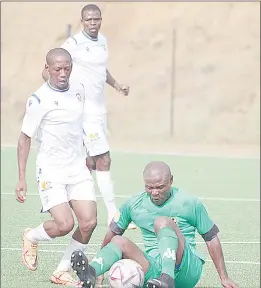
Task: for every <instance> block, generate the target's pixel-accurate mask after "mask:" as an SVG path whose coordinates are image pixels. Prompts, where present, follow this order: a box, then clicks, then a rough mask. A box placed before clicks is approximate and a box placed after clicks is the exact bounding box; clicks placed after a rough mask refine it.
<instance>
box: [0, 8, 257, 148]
mask: <svg viewBox="0 0 261 288" xmlns="http://www.w3.org/2000/svg"><path fill="white" fill-rule="evenodd" d="M258 5H259V4H258V3H189V2H187V3H117V4H116V3H103V4H101V5H100V6H101V8H102V11H103V20H104V22H103V27H102V32H103V33H104V34H105V35H106V36H107V38H108V42H109V48H110V63H109V64H110V66H109V67H110V70H111V72H112V74H113V75H114V76H115V77H116V78H117V79H119V80H120V81H122V82H125V83H128V84H129V85H130V86H131V95H130V97H129V98H127V99H126V98H121V96H119V95H117V94H116V93H115V92H114V91H113V90H112V89H110V88H107V99H108V100H107V101H108V108H109V112H110V114H109V126H110V132H111V139H112V140H113V143H114V142H115V143H116V142H117V144H118V145H119V146H120V144H121V143H122V144H124V143H126V142H128V141H130V142H133V141H137V142H141V141H142V142H144V143H146V142H148V143H151V140H150V139H152V137H154V138H153V139H156V140H154V141H155V142H157V143H158V144H161V141H162V142H165V144H166V141H167V142H168V143H170V145H172V144H173V143H178V144H184V145H185V144H186V145H187V144H194V145H207V144H211V145H217V146H220V145H222V144H232V145H237V146H238V145H252V146H257V145H259V134H260V133H259V113H260V108H259V105H260V104H259V102H260V91H259V79H260V71H259V65H260V64H259V62H260V48H259V41H260V29H259V21H260V12H259V6H258ZM81 7H82V3H19V4H17V3H10V4H9V3H2V17H1V18H2V26H1V29H2V43H1V45H2V142H9V143H10V142H13V141H14V140H16V138H17V133H18V128H19V121H20V116H21V114H22V111H23V107H24V103H25V100H26V98H27V96H28V95H30V94H31V93H32V92H33V91H34V90H35V89H36V88H37V87H38V86H39V85H40V84H41V83H42V81H41V76H40V74H41V70H42V67H43V64H44V57H45V54H46V52H47V51H48V49H50V48H52V47H54V46H58V45H60V44H61V43H62V42H63V41H64V39H65V38H64V37H65V26H66V24H67V23H71V24H72V25H73V32H76V31H78V30H79V29H80V23H79V12H80V8H81ZM174 27H175V29H176V40H177V41H176V76H175V83H176V85H175V101H174V132H175V137H174V138H172V139H170V138H169V135H168V133H169V121H170V115H169V111H170V109H169V107H170V90H171V86H170V82H171V81H170V80H171V73H170V72H171V51H172V30H173V28H174ZM123 139H124V140H123ZM150 145H151V144H150Z"/></svg>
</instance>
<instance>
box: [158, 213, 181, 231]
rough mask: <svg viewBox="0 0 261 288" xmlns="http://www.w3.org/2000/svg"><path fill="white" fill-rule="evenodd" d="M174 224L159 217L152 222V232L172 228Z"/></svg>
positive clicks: (166, 218)
mask: <svg viewBox="0 0 261 288" xmlns="http://www.w3.org/2000/svg"><path fill="white" fill-rule="evenodd" d="M175 225H176V224H175V222H174V221H173V220H171V219H170V218H169V217H166V216H160V217H158V218H157V219H156V220H155V222H154V230H155V231H156V232H157V231H159V230H160V229H162V228H164V227H172V228H174V226H175Z"/></svg>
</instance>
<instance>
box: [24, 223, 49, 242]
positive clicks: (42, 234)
mask: <svg viewBox="0 0 261 288" xmlns="http://www.w3.org/2000/svg"><path fill="white" fill-rule="evenodd" d="M26 237H27V238H28V239H29V240H30V241H32V242H34V243H38V242H39V241H50V240H53V239H54V238H51V237H50V236H49V235H48V234H47V233H46V231H45V230H44V227H43V223H42V224H40V225H39V226H38V227H36V228H34V229H32V230H30V231H29V232H28V233H27V234H26Z"/></svg>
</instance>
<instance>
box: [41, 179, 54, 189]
mask: <svg viewBox="0 0 261 288" xmlns="http://www.w3.org/2000/svg"><path fill="white" fill-rule="evenodd" d="M39 184H40V189H41V191H46V190H49V189H51V188H52V183H51V182H48V181H40V183H39Z"/></svg>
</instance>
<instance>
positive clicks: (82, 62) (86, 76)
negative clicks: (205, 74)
mask: <svg viewBox="0 0 261 288" xmlns="http://www.w3.org/2000/svg"><path fill="white" fill-rule="evenodd" d="M81 18H82V19H81V21H82V24H83V31H81V32H80V33H78V34H76V35H74V36H73V37H69V38H68V39H67V40H66V41H65V43H64V44H63V45H62V48H64V49H66V50H68V51H69V52H70V54H71V55H72V59H73V65H74V66H73V71H72V75H71V79H76V80H78V81H81V82H82V83H84V84H85V89H86V91H85V93H86V101H87V102H88V105H86V109H87V111H86V112H87V114H88V118H87V123H88V129H87V130H88V131H87V134H86V137H87V139H88V141H87V149H88V156H89V157H88V158H87V166H88V167H89V168H90V170H96V180H97V184H98V187H99V190H100V192H101V194H102V197H103V200H104V203H105V206H106V208H107V211H108V225H109V224H110V222H111V220H112V218H113V217H114V215H115V214H116V213H117V208H116V204H115V197H114V189H113V183H112V180H111V176H110V165H111V158H110V152H109V151H110V147H109V144H108V141H107V109H106V106H105V97H104V88H105V83H107V84H109V85H110V86H111V87H113V88H115V89H116V90H117V91H118V92H119V93H121V94H122V95H125V96H127V95H128V93H129V87H127V86H124V85H120V84H118V83H117V81H115V79H114V78H113V77H112V76H111V74H110V73H109V71H108V69H107V60H108V46H107V40H106V38H105V37H104V36H103V35H102V34H101V33H100V32H99V30H100V27H101V22H102V18H101V11H100V9H99V7H98V6H96V5H94V4H89V5H86V6H85V7H83V9H82V11H81ZM43 78H44V80H47V79H48V78H47V77H46V75H45V73H44V72H43ZM128 228H129V229H135V228H136V226H135V225H134V224H133V223H131V224H130V225H129V227H128Z"/></svg>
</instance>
